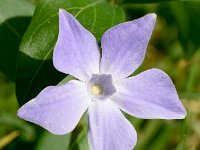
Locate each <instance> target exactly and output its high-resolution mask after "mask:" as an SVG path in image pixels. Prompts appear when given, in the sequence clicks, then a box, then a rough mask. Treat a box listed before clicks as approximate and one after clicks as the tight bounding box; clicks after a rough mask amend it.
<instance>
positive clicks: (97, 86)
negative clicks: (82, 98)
mask: <svg viewBox="0 0 200 150" xmlns="http://www.w3.org/2000/svg"><path fill="white" fill-rule="evenodd" d="M91 92H92V94H93V95H95V96H99V95H101V94H102V92H103V89H102V87H101V85H100V84H93V85H92V86H91Z"/></svg>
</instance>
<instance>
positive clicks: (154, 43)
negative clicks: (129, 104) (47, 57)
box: [0, 0, 200, 150]
mask: <svg viewBox="0 0 200 150" xmlns="http://www.w3.org/2000/svg"><path fill="white" fill-rule="evenodd" d="M62 1H63V0H62ZM107 2H108V3H110V4H111V5H113V6H116V5H118V6H120V7H121V8H122V9H123V10H124V12H125V16H126V20H133V19H136V18H138V17H142V16H143V15H145V14H147V13H151V12H154V13H156V14H157V22H156V27H155V30H154V33H153V35H152V38H151V41H150V44H149V45H148V49H147V54H146V57H145V60H144V63H143V64H142V66H141V67H140V68H139V69H138V70H137V71H136V72H135V73H134V74H137V73H139V72H141V71H143V70H146V69H150V68H160V69H162V70H164V71H165V72H166V73H167V74H168V75H169V76H170V77H171V78H172V80H173V82H174V84H175V86H176V88H177V91H178V93H179V96H180V99H181V101H182V102H183V104H184V106H185V107H186V109H187V112H188V115H187V117H186V119H185V120H172V121H169V120H167V121H165V120H142V119H136V118H134V117H131V116H128V115H126V116H127V117H128V119H129V120H130V121H131V123H132V124H133V125H134V126H135V128H136V130H137V133H138V142H137V145H136V147H135V150H200V2H199V1H198V0H196V1H195V0H194V1H181V0H109V1H107ZM36 4H37V2H36V1H35V0H0V149H3V150H88V149H89V147H88V144H87V143H88V142H87V115H86V114H85V115H84V117H83V118H82V119H81V121H80V123H79V124H78V126H77V127H76V129H75V130H74V131H73V132H72V133H70V134H67V135H63V136H55V135H52V134H50V133H49V132H47V131H45V130H44V129H42V128H41V127H39V126H36V125H34V124H32V123H28V122H25V121H23V120H20V119H19V118H17V116H16V112H17V109H18V108H19V105H18V102H17V98H16V92H15V91H16V66H17V65H16V63H17V61H16V60H17V56H18V54H19V52H18V49H19V44H20V41H21V40H22V37H23V35H24V33H25V31H26V29H27V27H28V25H29V23H30V21H31V18H32V16H33V12H34V10H35V7H36ZM49 5H50V4H49ZM52 5H53V4H52ZM36 26H37V24H36ZM99 26H100V25H99ZM97 36H98V35H97ZM46 78H47V77H46ZM24 80H26V79H24ZM116 138H117V137H116Z"/></svg>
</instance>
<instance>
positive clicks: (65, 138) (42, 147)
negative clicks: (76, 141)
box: [36, 131, 71, 150]
mask: <svg viewBox="0 0 200 150" xmlns="http://www.w3.org/2000/svg"><path fill="white" fill-rule="evenodd" d="M70 137H71V134H66V135H53V134H51V133H49V132H48V131H45V132H44V133H43V135H42V137H41V138H40V140H39V142H38V144H37V146H36V150H67V149H68V147H69V143H70Z"/></svg>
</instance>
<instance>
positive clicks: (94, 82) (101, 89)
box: [87, 74, 116, 100]
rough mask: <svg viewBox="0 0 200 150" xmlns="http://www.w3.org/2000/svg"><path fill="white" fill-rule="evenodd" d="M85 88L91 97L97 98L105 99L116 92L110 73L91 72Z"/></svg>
mask: <svg viewBox="0 0 200 150" xmlns="http://www.w3.org/2000/svg"><path fill="white" fill-rule="evenodd" d="M87 88H88V92H89V93H90V95H91V97H92V99H98V100H106V99H108V98H109V97H111V96H112V95H113V94H114V93H115V92H116V89H115V87H114V85H113V82H112V76H111V75H110V74H92V78H91V79H90V80H89V81H88V82H87Z"/></svg>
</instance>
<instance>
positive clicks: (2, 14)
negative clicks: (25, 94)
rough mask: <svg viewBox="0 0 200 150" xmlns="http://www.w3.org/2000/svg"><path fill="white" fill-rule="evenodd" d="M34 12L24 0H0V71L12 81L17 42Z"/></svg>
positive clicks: (32, 6) (32, 7) (31, 6)
mask: <svg viewBox="0 0 200 150" xmlns="http://www.w3.org/2000/svg"><path fill="white" fill-rule="evenodd" d="M33 12H34V5H33V4H31V3H30V2H27V1H25V0H17V1H16V0H0V43H1V44H0V53H1V55H0V71H2V72H3V73H4V74H5V75H6V76H7V77H8V78H9V79H11V80H12V81H14V79H15V72H16V61H17V51H18V47H19V43H20V41H21V38H22V36H23V33H24V32H25V29H26V28H27V26H28V23H29V21H30V18H29V17H28V16H32V15H33Z"/></svg>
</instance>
